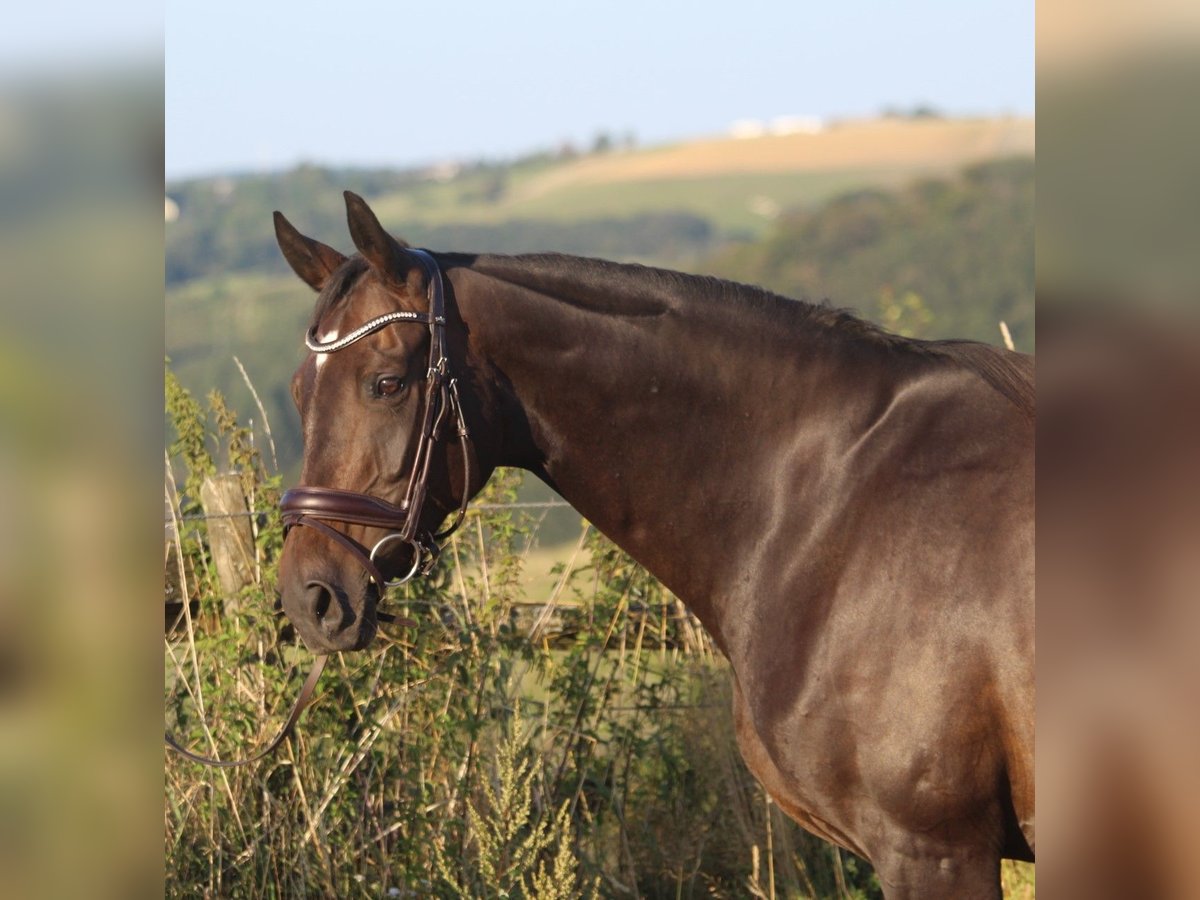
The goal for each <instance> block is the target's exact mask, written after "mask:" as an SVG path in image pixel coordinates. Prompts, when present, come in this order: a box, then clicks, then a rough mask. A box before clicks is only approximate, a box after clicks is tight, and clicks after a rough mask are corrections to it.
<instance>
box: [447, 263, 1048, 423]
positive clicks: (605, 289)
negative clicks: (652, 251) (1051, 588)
mask: <svg viewBox="0 0 1200 900" xmlns="http://www.w3.org/2000/svg"><path fill="white" fill-rule="evenodd" d="M439 258H440V259H442V260H443V261H444V263H445V264H447V265H468V266H470V267H471V268H472V269H474V270H475V271H478V272H480V273H481V274H484V275H489V276H492V277H496V278H499V279H501V280H502V281H505V282H508V283H510V284H515V285H517V286H519V287H523V288H526V289H528V290H532V291H535V292H538V293H541V294H545V295H548V296H553V297H555V298H557V299H559V300H561V301H563V302H565V303H568V304H570V305H572V306H575V307H578V308H580V309H585V310H588V311H592V312H598V313H605V314H609V315H617V316H623V317H647V316H660V315H664V314H665V313H667V312H669V311H672V310H678V309H680V308H682V307H683V306H685V305H687V304H689V303H692V302H695V301H696V300H704V299H707V300H709V301H712V302H715V303H718V304H722V305H724V304H737V305H738V306H740V307H741V308H742V309H744V310H746V312H747V313H749V314H754V311H757V312H759V313H761V314H764V315H767V316H770V317H771V318H772V319H773V320H774V321H775V322H778V321H779V319H780V318H781V317H783V318H784V319H785V323H786V325H787V326H790V327H793V328H797V329H800V328H806V329H811V328H820V329H824V330H827V331H829V332H830V333H832V334H840V335H843V336H845V337H847V338H850V339H852V340H856V341H860V342H863V343H866V344H869V345H873V346H876V347H878V348H880V349H882V350H884V351H886V352H890V353H893V354H895V355H897V356H901V357H909V358H913V359H920V360H924V361H926V362H927V363H928V364H932V365H948V366H953V367H958V368H965V369H967V370H969V371H971V372H974V373H975V374H976V375H978V376H979V377H980V378H982V379H983V380H984V381H985V382H987V383H988V385H990V386H991V387H992V388H993V389H995V390H996V391H998V392H999V393H1000V394H1001V395H1002V396H1004V397H1005V398H1007V399H1008V400H1009V401H1010V402H1011V403H1013V404H1014V405H1015V406H1016V407H1017V408H1018V409H1020V410H1021V411H1023V412H1024V413H1026V414H1027V415H1029V416H1032V415H1033V414H1034V410H1035V402H1036V401H1035V393H1034V378H1033V374H1034V373H1033V358H1032V357H1030V356H1027V355H1025V354H1020V353H1011V352H1008V351H1006V350H1003V349H1001V348H999V347H994V346H992V345H990V344H985V343H981V342H979V341H967V340H921V339H918V338H909V337H904V336H903V335H898V334H893V333H891V332H889V331H887V330H885V329H883V328H881V327H880V326H878V325H876V324H874V323H872V322H868V321H866V320H865V319H862V318H860V317H859V316H857V315H855V314H854V313H853V312H851V311H849V310H846V309H839V308H836V307H833V306H830V305H829V304H828V303H810V302H807V301H804V300H793V299H790V298H788V297H783V296H781V295H779V294H775V293H772V292H771V291H767V290H764V289H763V288H760V287H754V286H751V285H746V284H739V283H737V282H733V281H726V280H724V279H721V278H715V277H712V276H708V275H689V274H685V273H682V272H673V271H670V270H667V269H657V268H652V267H649V266H642V265H637V264H629V263H614V262H609V261H607V260H602V259H589V258H585V257H578V256H568V255H564V254H558V253H545V254H528V255H520V256H502V255H490V254H489V255H481V256H466V255H460V254H439Z"/></svg>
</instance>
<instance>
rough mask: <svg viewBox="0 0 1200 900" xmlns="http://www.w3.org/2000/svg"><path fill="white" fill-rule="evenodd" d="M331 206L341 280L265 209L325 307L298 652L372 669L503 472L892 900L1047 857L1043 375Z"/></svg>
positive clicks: (758, 301) (305, 374)
mask: <svg viewBox="0 0 1200 900" xmlns="http://www.w3.org/2000/svg"><path fill="white" fill-rule="evenodd" d="M346 200H347V207H348V213H349V224H350V233H351V237H352V240H353V242H354V244H355V246H356V247H357V248H358V251H359V252H358V253H357V254H355V255H354V256H351V257H345V256H343V255H342V254H341V253H339V252H338V251H336V250H334V249H332V248H331V247H328V246H326V245H324V244H321V243H319V242H317V241H314V240H312V239H310V238H307V237H304V236H303V235H301V234H300V233H299V232H297V231H296V230H295V229H294V228H293V227H292V226H291V225H290V224H289V223H288V222H287V221H286V220H285V219H284V218H283V217H282V216H281V215H279V214H278V213H277V214H276V232H277V235H278V237H279V243H280V246H281V248H282V250H283V253H284V256H285V257H286V258H287V260H288V262H289V263H290V265H291V267H292V268H293V269H294V270H295V271H296V273H297V274H298V275H299V276H300V278H301V279H303V280H304V281H305V282H306V283H307V284H308V285H310V286H311V287H312V288H313V289H314V290H316V291H318V292H319V299H318V301H317V305H316V310H315V312H314V315H313V319H312V329H311V331H310V332H309V338H308V341H309V346H310V348H313V351H314V352H313V353H311V354H310V355H309V356H308V358H307V359H306V360H305V361H304V363H303V364H302V365H301V367H300V369H299V370H298V371H297V372H296V375H295V378H294V379H293V393H294V396H295V400H296V404H297V406H298V407H299V409H300V413H301V416H302V419H303V427H304V464H303V474H302V481H303V484H304V485H305V486H310V488H311V489H307V492H306V488H304V487H302V488H300V489H299V493H297V494H295V495H293V497H292V498H291V499H290V500H289V499H288V498H286V497H285V501H284V505H285V512H287V513H288V514H289V515H290V516H291V519H290V521H291V523H292V524H293V525H296V524H310V525H311V524H313V521H314V520H317V521H318V525H317V526H314V527H312V528H301V527H292V528H291V530H290V532H289V534H288V537H287V539H286V542H285V545H284V551H283V557H282V560H281V564H280V590H281V593H282V598H283V605H284V609H285V611H286V613H287V615H288V617H289V618H290V619H291V621H292V622H293V624H294V625H295V627H296V629H297V630H298V631H299V632H300V634H301V635H302V636H303V638H304V640H305V641H306V642H307V643H308V644H309V646H310V647H312V648H313V649H314V650H317V651H321V652H329V651H333V650H352V649H356V648H362V647H364V646H366V645H367V644H368V643H370V641H371V640H372V639H373V637H374V634H375V627H376V614H377V609H376V604H377V600H378V590H377V588H376V586H375V582H378V581H382V580H383V579H385V578H388V577H397V576H400V575H404V574H406V573H408V572H410V571H412V570H413V569H415V568H416V566H417V565H418V562H417V560H416V559H415V557H416V556H418V555H420V554H422V552H424V553H425V554H429V553H432V552H434V548H433V546H432V545H433V538H432V535H433V534H434V532H435V530H436V529H437V528H438V527H439V525H440V524H441V523H442V522H443V520H445V519H446V518H447V517H448V516H451V515H453V514H454V511H455V510H456V509H458V508H459V507H460V504H463V503H465V501H466V499H467V498H469V497H471V496H473V495H474V494H475V493H476V492H478V491H479V490H480V488H481V487H482V486H483V484H484V483H485V481H486V480H487V478H488V476H489V474H490V473H491V472H492V470H493V469H494V468H495V467H496V466H519V467H521V468H524V469H527V470H529V471H530V472H533V473H534V474H535V475H537V476H538V477H539V478H541V479H542V480H543V481H545V482H546V483H547V484H548V485H550V486H551V487H552V488H554V490H556V491H558V492H559V493H560V494H561V495H562V496H563V497H564V498H566V499H567V500H568V501H569V502H570V503H571V504H572V505H573V506H574V507H575V508H576V509H577V510H578V511H579V512H580V513H581V514H582V515H583V516H585V517H586V518H587V519H588V520H589V521H591V522H592V523H594V524H595V525H596V527H597V528H599V529H600V530H601V531H602V532H603V533H604V534H606V535H607V536H608V537H610V538H611V539H612V540H613V541H615V542H616V543H617V544H618V545H619V546H621V547H622V548H624V549H625V550H626V551H628V552H629V553H630V554H631V555H632V556H633V557H634V558H635V559H637V560H638V561H639V562H641V563H642V564H643V565H644V566H645V567H646V568H647V569H648V570H649V571H650V572H652V573H654V574H655V575H656V576H657V577H658V578H660V579H661V580H662V582H663V583H664V584H665V585H666V586H667V587H668V588H669V589H670V590H671V591H673V592H674V593H675V594H676V595H677V596H678V597H679V598H680V599H682V600H683V601H684V602H685V603H686V604H687V605H688V607H689V608H690V609H691V610H692V611H693V612H694V613H695V614H696V615H697V616H698V617H699V618H700V619H701V621H702V622H703V623H704V625H705V626H706V628H707V629H708V631H709V632H710V633H711V635H712V637H713V639H714V640H715V641H716V643H717V644H718V645H719V647H720V649H721V650H722V651H723V652H724V654H725V655H726V656H727V657H728V659H729V661H730V664H731V667H732V671H733V680H734V685H735V687H734V694H735V697H734V704H735V720H736V726H737V738H738V742H739V744H740V747H741V750H742V753H743V755H744V757H745V759H746V762H747V764H748V765H749V767H750V769H751V771H752V772H753V773H754V774H755V775H756V776H757V777H758V778H759V779H760V780H761V782H762V783H763V785H764V786H765V787H766V789H767V791H768V792H769V793H770V794H771V796H772V797H773V798H774V800H775V801H776V802H777V803H778V804H779V806H780V807H781V808H782V809H784V810H785V811H786V812H787V813H788V814H789V815H791V816H792V817H793V818H794V819H795V820H796V821H797V822H799V823H800V824H801V825H802V826H804V827H805V828H807V829H809V830H810V831H812V832H814V833H815V834H817V835H820V836H822V837H824V838H826V839H828V840H830V841H833V842H834V843H836V844H839V845H841V846H842V847H845V848H847V849H849V850H852V851H854V852H855V853H858V854H860V855H862V856H863V857H865V858H867V859H868V860H870V862H871V863H872V865H873V866H874V867H875V869H876V871H877V872H878V874H879V877H880V879H881V881H882V883H883V885H884V891H885V893H886V894H887V896H888V897H890V898H899V897H922V898H930V897H955V898H965V897H999V896H1000V887H999V861H1000V859H1001V857H1002V856H1007V857H1014V858H1018V859H1029V860H1032V858H1033V846H1034V824H1033V823H1034V812H1033V810H1034V800H1033V796H1034V794H1033V792H1034V782H1033V726H1034V675H1033V621H1034V610H1033V575H1034V572H1033V537H1034V532H1033V446H1034V444H1033V420H1034V395H1033V363H1032V359H1031V358H1029V357H1027V356H1023V355H1019V354H1014V353H1008V352H1006V351H1003V350H998V349H995V348H992V347H988V346H986V345H983V344H976V343H971V342H962V341H933V342H929V341H917V340H911V339H906V338H902V337H898V336H895V335H891V334H887V333H885V332H883V331H881V330H879V329H877V328H875V327H874V326H872V325H869V324H867V323H864V322H862V321H860V320H858V319H856V318H854V317H853V316H851V315H849V314H846V313H841V312H836V311H833V310H830V309H827V308H824V307H818V306H812V305H809V304H806V303H801V302H797V301H792V300H787V299H784V298H781V297H777V296H774V295H771V294H768V293H766V292H764V291H761V290H758V289H755V288H750V287H745V286H742V285H737V284H731V283H728V282H724V281H718V280H715V279H710V278H701V277H694V276H690V275H682V274H677V273H673V272H666V271H661V270H656V269H651V268H644V267H641V266H632V265H617V264H614V263H609V262H602V261H599V260H590V259H579V258H573V257H567V256H558V255H542V256H516V257H505V256H486V255H479V256H473V255H464V254H448V253H446V254H444V253H438V254H428V253H425V252H424V251H418V250H415V249H412V248H409V247H408V246H407V245H406V244H404V243H403V242H401V241H399V240H396V239H395V238H393V237H391V236H390V235H388V234H387V232H386V231H385V230H384V229H383V228H382V227H381V226H380V224H379V222H378V220H377V219H376V217H375V215H374V214H373V213H372V212H371V210H370V209H369V208H368V207H367V205H366V203H364V202H363V201H362V200H361V199H360V198H358V197H356V196H354V195H353V194H347V195H346ZM455 429H457V430H458V432H459V438H460V439H459V440H456V439H455V438H454V436H453V432H454V431H455ZM467 435H469V439H468V437H467ZM309 514H311V515H309ZM330 521H334V522H336V523H339V524H337V527H333V526H331V525H329V524H328V523H329V522H330ZM322 523H323V524H322ZM396 538H398V539H396ZM365 548H372V550H371V551H370V552H369V553H368V551H367V550H366V549H365Z"/></svg>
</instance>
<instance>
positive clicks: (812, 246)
mask: <svg viewBox="0 0 1200 900" xmlns="http://www.w3.org/2000/svg"><path fill="white" fill-rule="evenodd" d="M1014 148H1015V149H1027V150H1031V149H1032V124H1031V123H1029V122H1027V121H1024V120H1006V121H998V122H955V121H945V120H936V119H935V120H913V121H910V120H887V121H882V122H875V123H848V124H845V125H841V126H837V127H831V128H828V129H826V130H825V131H822V132H820V133H818V134H794V135H779V136H771V135H767V136H763V137H759V138H754V139H749V140H736V139H722V140H708V141H699V142H693V143H689V144H679V145H675V146H671V147H662V148H653V149H648V150H641V151H628V152H624V151H623V152H619V153H618V152H613V153H609V154H599V155H592V156H588V157H582V158H575V159H557V158H548V157H531V158H528V159H526V160H522V161H519V162H517V163H514V164H511V165H504V166H498V165H490V164H482V163H481V164H477V165H474V166H469V167H465V168H459V169H454V168H451V169H445V170H435V171H385V170H380V171H363V170H339V169H323V168H317V167H312V166H307V167H301V168H299V169H295V170H293V171H290V172H285V173H277V174H273V175H262V176H245V177H240V178H219V179H204V180H196V181H190V182H185V183H181V184H174V185H171V186H170V187H169V190H168V194H169V196H171V198H172V199H174V200H175V202H176V203H177V204H178V207H179V218H178V219H177V220H176V221H174V222H171V223H169V224H168V227H167V277H168V290H167V297H166V303H167V316H166V346H167V352H168V355H169V356H170V357H171V358H172V362H173V367H174V368H175V370H176V372H177V374H178V375H179V377H180V380H181V381H182V382H183V384H184V385H186V386H188V387H189V388H191V389H192V390H193V391H195V392H196V393H198V394H201V395H202V394H204V393H206V392H207V391H208V390H209V389H210V388H213V387H216V388H219V389H220V390H221V391H222V392H224V393H226V394H227V395H228V396H229V398H230V400H231V402H232V404H233V406H234V408H236V409H238V410H240V411H242V413H243V416H245V417H249V416H250V415H251V414H252V411H253V410H254V408H255V407H254V402H253V400H252V398H251V397H250V394H249V391H248V390H247V389H246V387H245V385H244V384H243V382H242V378H241V375H240V373H239V372H238V370H237V368H236V366H235V365H234V363H233V359H232V357H233V356H234V355H236V356H238V357H239V358H240V359H241V361H242V363H243V364H244V366H245V368H246V370H247V372H248V373H249V375H250V377H251V378H252V379H253V381H254V383H255V386H256V388H257V390H258V393H259V395H260V396H261V398H262V400H263V403H264V406H265V407H266V410H267V413H268V415H269V417H270V422H271V425H272V427H273V428H274V430H275V437H276V444H277V446H278V449H279V456H280V459H279V462H280V466H281V467H282V468H283V470H284V471H285V473H287V475H288V476H289V477H292V476H294V474H295V471H294V467H295V463H296V461H297V458H298V453H299V448H300V441H299V422H298V420H297V417H296V414H295V411H294V410H293V409H292V405H291V401H290V398H289V396H288V389H287V385H288V379H289V377H290V375H291V372H292V371H293V370H294V368H295V366H296V365H297V364H298V363H299V362H300V360H301V359H302V358H303V354H304V352H305V351H304V349H303V345H302V344H301V342H300V335H301V334H302V332H303V328H304V325H305V322H306V321H307V318H308V315H309V314H310V312H311V309H312V306H311V304H312V295H311V294H310V293H309V292H308V290H307V289H306V288H304V286H303V285H301V284H300V283H299V282H298V281H297V280H296V279H295V278H294V276H292V275H291V274H290V272H288V271H287V269H286V267H285V265H284V263H283V261H282V259H281V257H280V255H279V252H278V249H277V248H276V246H275V240H274V234H273V232H272V229H271V218H270V212H271V210H272V209H276V208H278V209H283V210H285V211H286V212H287V213H288V216H289V218H291V219H292V221H294V222H295V223H296V224H297V225H298V226H299V227H301V228H302V229H303V230H304V231H305V232H306V233H309V234H312V235H313V236H315V237H318V238H321V239H322V240H325V241H327V242H328V243H330V244H332V245H334V246H336V247H340V248H343V249H347V248H348V245H349V240H348V238H347V236H346V232H345V212H344V206H343V203H342V197H341V192H342V190H344V189H347V188H349V189H351V190H354V191H356V192H359V193H362V194H363V195H364V196H366V197H367V198H368V199H369V200H370V201H371V203H372V206H373V207H374V208H376V209H377V210H380V214H381V218H382V219H383V220H384V222H385V224H387V225H388V226H389V227H390V228H392V229H393V230H395V231H396V232H397V233H400V234H402V235H404V236H405V237H406V238H408V239H409V240H411V241H413V242H414V243H416V244H420V245H425V246H430V247H433V248H435V249H438V248H440V249H454V250H463V251H487V250H494V251H500V252H524V251H534V250H560V251H564V252H572V253H577V254H580V255H592V256H605V257H609V258H613V259H619V260H638V261H642V262H649V263H653V264H658V265H664V266H667V267H670V268H676V269H681V270H685V271H693V272H699V273H706V274H715V275H719V276H722V277H727V278H732V279H735V280H740V281H745V282H749V283H754V284H760V285H762V286H764V287H767V288H769V289H771V290H774V291H777V292H779V293H781V294H784V295H785V296H791V297H798V298H804V299H811V300H822V299H826V298H828V299H829V300H830V301H831V302H832V303H833V304H834V305H836V306H842V307H851V308H855V309H856V310H857V311H858V312H859V313H861V314H862V315H865V316H866V317H868V318H873V319H880V318H883V319H884V320H885V321H886V322H887V323H889V324H890V325H891V326H893V327H900V328H903V329H904V330H908V331H912V332H915V333H919V334H921V335H923V336H930V337H937V336H958V337H973V338H977V339H981V340H987V341H991V342H997V341H998V339H999V332H998V331H997V321H998V319H1001V318H1003V319H1005V320H1006V321H1007V322H1008V324H1009V325H1010V326H1011V327H1012V328H1013V332H1014V336H1015V337H1016V340H1017V343H1018V346H1020V347H1021V348H1022V349H1031V347H1032V341H1033V332H1032V328H1033V162H1032V159H1031V158H1029V157H1028V155H1026V156H1024V157H1018V158H1016V159H1007V160H998V161H997V160H993V161H990V162H980V160H988V159H990V158H991V156H990V155H991V154H994V153H997V152H1003V151H1008V150H1012V149H1014ZM964 163H966V164H968V165H967V167H966V168H965V169H964V168H963V164H964ZM518 215H523V216H525V217H524V218H509V216H518ZM255 417H256V418H258V416H257V415H256V416H255Z"/></svg>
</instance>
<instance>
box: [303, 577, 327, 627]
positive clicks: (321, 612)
mask: <svg viewBox="0 0 1200 900" xmlns="http://www.w3.org/2000/svg"><path fill="white" fill-rule="evenodd" d="M305 588H306V590H307V594H308V608H309V609H310V610H312V614H313V615H314V616H316V617H317V619H324V618H325V614H326V613H327V612H329V607H330V605H331V604H332V603H333V588H331V587H330V586H329V585H327V584H325V583H324V582H321V581H310V582H309V583H308V584H306V585H305Z"/></svg>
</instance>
